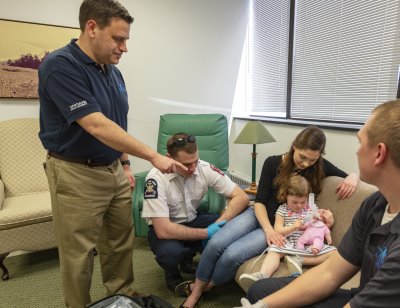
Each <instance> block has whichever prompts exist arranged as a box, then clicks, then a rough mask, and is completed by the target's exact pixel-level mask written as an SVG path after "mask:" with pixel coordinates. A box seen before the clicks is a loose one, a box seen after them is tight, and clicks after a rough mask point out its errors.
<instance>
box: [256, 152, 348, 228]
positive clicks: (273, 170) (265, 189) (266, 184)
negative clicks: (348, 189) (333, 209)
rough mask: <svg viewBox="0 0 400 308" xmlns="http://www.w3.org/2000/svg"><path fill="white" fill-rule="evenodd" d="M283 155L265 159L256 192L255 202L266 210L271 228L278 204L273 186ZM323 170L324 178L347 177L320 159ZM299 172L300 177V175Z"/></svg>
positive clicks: (329, 163) (276, 190)
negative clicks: (262, 205)
mask: <svg viewBox="0 0 400 308" xmlns="http://www.w3.org/2000/svg"><path fill="white" fill-rule="evenodd" d="M282 156H283V155H273V156H269V157H267V159H266V160H265V162H264V165H263V168H262V171H261V176H260V181H259V183H258V191H257V195H256V199H255V202H256V203H257V202H258V203H262V204H264V206H265V207H266V208H267V213H268V218H269V221H270V223H271V225H272V226H273V225H274V223H275V212H276V210H277V209H278V207H279V205H280V203H279V202H278V200H276V196H277V193H278V187H275V185H274V184H273V182H274V179H275V177H276V176H277V174H278V168H279V166H280V164H281V163H282ZM322 164H323V170H324V175H325V177H328V176H339V177H342V178H345V177H347V173H346V172H344V171H342V170H340V169H339V168H337V167H336V166H335V165H333V164H332V163H331V162H329V161H328V160H326V159H325V158H322ZM303 172H304V170H303V171H302V172H300V175H302V173H303Z"/></svg>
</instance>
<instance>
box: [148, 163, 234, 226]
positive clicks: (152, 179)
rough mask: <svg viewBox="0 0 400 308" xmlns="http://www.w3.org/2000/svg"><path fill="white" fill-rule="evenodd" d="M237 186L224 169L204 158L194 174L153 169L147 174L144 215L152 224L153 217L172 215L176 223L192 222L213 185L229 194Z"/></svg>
mask: <svg viewBox="0 0 400 308" xmlns="http://www.w3.org/2000/svg"><path fill="white" fill-rule="evenodd" d="M235 186H236V184H235V183H233V182H232V181H231V179H230V178H229V177H228V176H227V175H224V173H223V172H222V171H221V170H219V169H218V168H216V167H214V166H213V165H211V164H210V163H208V162H205V161H202V160H199V163H198V164H197V167H196V170H195V172H194V174H193V175H192V176H191V177H183V176H181V175H179V174H177V173H170V174H162V173H161V172H160V171H159V170H158V169H156V168H153V169H151V170H150V172H149V173H148V175H147V177H146V182H145V189H144V200H143V210H142V218H145V219H146V221H147V223H148V224H151V218H152V217H169V218H170V220H171V221H172V222H174V223H185V222H190V221H192V220H194V219H195V218H196V216H197V208H198V207H199V206H200V202H201V200H202V199H203V197H204V195H205V194H206V192H207V190H208V189H209V188H212V189H214V190H215V191H216V192H218V193H220V194H222V195H224V196H225V197H228V196H230V194H231V193H232V192H233V190H234V188H235Z"/></svg>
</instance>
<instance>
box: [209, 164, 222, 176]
mask: <svg viewBox="0 0 400 308" xmlns="http://www.w3.org/2000/svg"><path fill="white" fill-rule="evenodd" d="M210 167H211V169H212V170H214V171H215V172H218V173H219V174H220V175H225V173H223V172H222V171H221V170H220V169H218V168H217V167H215V166H214V165H212V164H210Z"/></svg>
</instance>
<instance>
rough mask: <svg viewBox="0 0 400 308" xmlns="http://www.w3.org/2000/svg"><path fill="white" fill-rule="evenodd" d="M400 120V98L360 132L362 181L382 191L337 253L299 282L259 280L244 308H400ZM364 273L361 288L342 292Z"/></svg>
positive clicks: (362, 212) (377, 111)
mask: <svg viewBox="0 0 400 308" xmlns="http://www.w3.org/2000/svg"><path fill="white" fill-rule="evenodd" d="M399 119H400V100H394V101H390V102H386V103H384V104H382V105H379V106H378V107H376V108H375V109H374V111H373V112H372V115H371V117H370V118H369V119H368V120H367V122H366V123H365V125H364V126H363V127H362V128H361V130H360V131H359V132H358V139H359V143H360V146H359V149H358V151H357V157H358V167H359V169H360V178H361V179H362V180H363V181H365V182H367V183H370V184H373V185H375V186H377V187H378V188H379V191H378V192H376V193H374V194H372V195H371V196H370V197H368V198H367V199H366V200H365V201H364V202H363V203H362V204H361V207H360V209H359V210H358V212H357V213H356V214H355V216H354V218H353V222H352V224H351V226H350V228H349V230H348V231H347V233H346V234H345V236H344V237H343V239H342V241H341V243H340V245H339V247H338V249H337V252H335V253H334V254H332V256H331V257H329V258H328V259H327V260H326V261H325V262H324V263H322V264H321V265H319V266H317V267H314V268H312V269H310V270H309V271H307V272H306V273H305V274H303V275H301V276H300V277H299V278H296V279H295V278H275V279H263V280H259V281H258V282H256V283H255V284H253V285H252V287H251V288H250V289H249V291H248V293H247V297H248V298H249V300H250V302H251V303H254V304H253V305H252V304H250V302H248V301H247V300H246V299H242V305H243V307H258V308H262V307H300V306H301V307H302V306H307V305H309V304H311V303H315V304H313V305H311V307H343V306H344V307H398V306H399V302H400V292H399V287H398V286H399V283H400V216H399V215H398V213H399V212H400V190H399V183H400V121H399ZM359 270H361V281H360V286H359V288H357V289H355V290H354V289H353V290H343V289H339V290H338V288H340V286H341V285H342V284H343V283H344V282H346V281H348V280H349V279H350V278H351V277H353V276H354V275H355V274H356V273H357V272H358V271H359ZM281 288H282V289H281ZM278 290H279V291H278ZM274 292H276V293H274ZM265 296H266V297H265ZM307 307H308V306H307Z"/></svg>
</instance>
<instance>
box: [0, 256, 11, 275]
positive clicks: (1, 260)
mask: <svg viewBox="0 0 400 308" xmlns="http://www.w3.org/2000/svg"><path fill="white" fill-rule="evenodd" d="M9 254H10V253H9V252H6V253H3V254H1V255H0V268H1V269H2V270H3V275H1V279H3V280H4V281H5V280H8V279H10V274H9V273H8V269H7V268H6V266H5V265H4V259H5V258H6V257H7V256H8V255H9Z"/></svg>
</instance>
